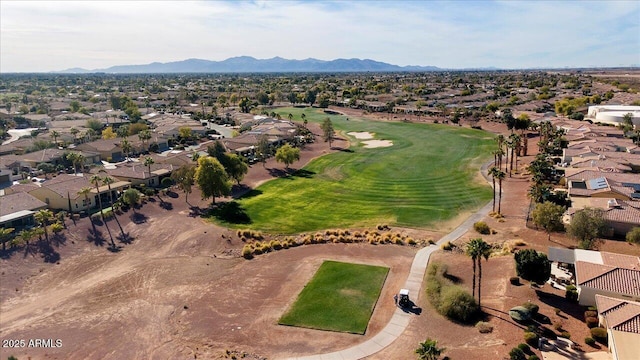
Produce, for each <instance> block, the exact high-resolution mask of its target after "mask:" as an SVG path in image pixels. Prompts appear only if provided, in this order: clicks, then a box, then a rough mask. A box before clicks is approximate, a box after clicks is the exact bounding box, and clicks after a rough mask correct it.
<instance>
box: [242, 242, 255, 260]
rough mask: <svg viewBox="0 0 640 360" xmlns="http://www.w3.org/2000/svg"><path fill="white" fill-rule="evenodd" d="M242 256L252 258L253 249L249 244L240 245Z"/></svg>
mask: <svg viewBox="0 0 640 360" xmlns="http://www.w3.org/2000/svg"><path fill="white" fill-rule="evenodd" d="M242 257H244V258H245V259H251V258H253V249H251V246H249V245H245V246H244V247H242Z"/></svg>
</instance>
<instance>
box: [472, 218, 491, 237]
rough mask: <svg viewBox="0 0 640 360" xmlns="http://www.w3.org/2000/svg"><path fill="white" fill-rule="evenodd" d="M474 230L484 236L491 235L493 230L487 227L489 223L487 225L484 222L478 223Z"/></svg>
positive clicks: (475, 224)
mask: <svg viewBox="0 0 640 360" xmlns="http://www.w3.org/2000/svg"><path fill="white" fill-rule="evenodd" d="M473 229H474V230H475V231H477V232H478V233H480V234H482V235H489V234H491V229H490V228H489V225H487V223H485V222H484V221H478V222H477V223H474V224H473Z"/></svg>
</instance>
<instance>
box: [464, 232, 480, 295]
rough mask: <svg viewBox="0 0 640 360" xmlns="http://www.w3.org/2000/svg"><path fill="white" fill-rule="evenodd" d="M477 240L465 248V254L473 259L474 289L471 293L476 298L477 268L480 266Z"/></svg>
mask: <svg viewBox="0 0 640 360" xmlns="http://www.w3.org/2000/svg"><path fill="white" fill-rule="evenodd" d="M475 240H476V239H473V240H471V241H469V242H468V243H467V244H466V246H465V248H464V253H465V254H466V255H467V256H468V257H470V258H471V262H472V263H473V287H472V292H471V294H472V295H471V296H473V297H476V268H477V265H478V256H479V254H478V249H477V243H476V241H475Z"/></svg>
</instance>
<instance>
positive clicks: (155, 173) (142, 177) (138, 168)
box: [100, 162, 177, 187]
mask: <svg viewBox="0 0 640 360" xmlns="http://www.w3.org/2000/svg"><path fill="white" fill-rule="evenodd" d="M150 168H151V173H149V168H148V167H147V166H145V165H144V164H142V163H140V162H129V163H125V164H120V165H117V166H116V167H115V168H105V169H104V170H100V171H104V172H106V173H107V174H109V175H110V176H112V177H114V178H116V179H118V180H120V181H126V182H129V183H131V184H132V185H140V184H144V185H145V186H149V187H156V186H158V185H160V181H161V180H162V178H164V177H167V176H169V175H171V172H172V171H173V170H174V169H176V168H177V167H176V166H174V165H172V164H158V163H156V164H152V165H151V167H150Z"/></svg>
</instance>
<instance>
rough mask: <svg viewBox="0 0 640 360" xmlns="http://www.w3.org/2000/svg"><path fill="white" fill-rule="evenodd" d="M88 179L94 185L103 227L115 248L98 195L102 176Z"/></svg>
mask: <svg viewBox="0 0 640 360" xmlns="http://www.w3.org/2000/svg"><path fill="white" fill-rule="evenodd" d="M89 181H90V182H91V183H92V184H93V185H95V187H96V196H97V197H98V206H99V207H100V217H101V218H102V223H103V224H104V227H105V228H107V232H108V233H109V237H110V238H111V245H112V246H113V247H114V248H115V247H116V243H115V242H114V241H113V236H112V235H111V229H109V225H108V224H107V220H106V219H105V218H104V212H103V211H102V198H101V196H100V183H102V177H100V175H93V176H92V177H91V178H90V179H89Z"/></svg>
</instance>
